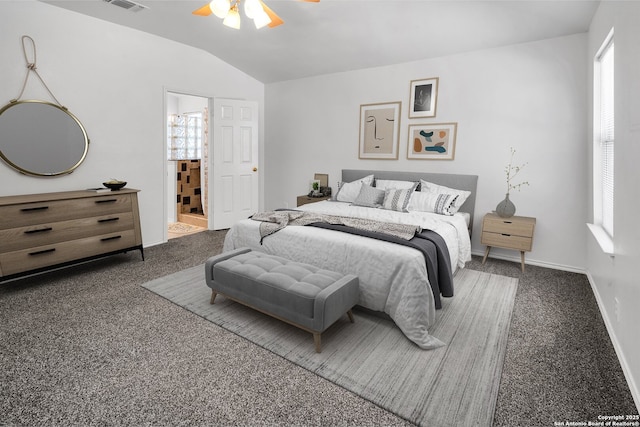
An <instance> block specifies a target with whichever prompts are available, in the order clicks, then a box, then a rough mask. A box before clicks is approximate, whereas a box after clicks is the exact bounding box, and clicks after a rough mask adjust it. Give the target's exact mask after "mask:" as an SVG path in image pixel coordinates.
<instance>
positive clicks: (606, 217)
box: [599, 41, 615, 237]
mask: <svg viewBox="0 0 640 427" xmlns="http://www.w3.org/2000/svg"><path fill="white" fill-rule="evenodd" d="M599 59H600V138H599V140H600V141H599V143H600V161H601V165H600V168H601V180H602V181H601V185H602V228H604V229H605V231H606V232H607V233H608V234H609V235H610V236H612V237H613V207H614V205H613V203H614V185H615V181H614V166H613V165H614V141H615V134H614V130H615V126H614V124H615V122H614V47H613V41H611V42H610V43H609V44H608V45H607V46H606V47H605V49H604V50H603V51H602V53H601V55H600V58H599Z"/></svg>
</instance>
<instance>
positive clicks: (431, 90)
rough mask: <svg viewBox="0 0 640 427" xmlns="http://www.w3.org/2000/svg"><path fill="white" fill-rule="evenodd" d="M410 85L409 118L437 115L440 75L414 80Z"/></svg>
mask: <svg viewBox="0 0 640 427" xmlns="http://www.w3.org/2000/svg"><path fill="white" fill-rule="evenodd" d="M410 87H411V89H410V102H409V118H410V119H415V118H422V117H435V116H436V102H437V100H438V77H432V78H429V79H422V80H412V81H411V86H410Z"/></svg>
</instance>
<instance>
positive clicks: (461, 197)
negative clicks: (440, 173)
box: [420, 179, 471, 213]
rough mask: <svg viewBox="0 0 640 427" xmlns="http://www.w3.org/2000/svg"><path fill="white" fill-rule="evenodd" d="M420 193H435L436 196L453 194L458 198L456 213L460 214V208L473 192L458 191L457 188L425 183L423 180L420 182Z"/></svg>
mask: <svg viewBox="0 0 640 427" xmlns="http://www.w3.org/2000/svg"><path fill="white" fill-rule="evenodd" d="M420 192H424V193H435V194H452V195H454V196H458V198H457V199H456V201H455V203H454V206H453V207H454V209H455V211H454V213H455V212H458V209H460V206H462V204H463V203H464V202H465V200H467V198H469V196H470V195H471V191H465V190H456V189H455V188H449V187H445V186H444V185H438V184H434V183H432V182H429V181H425V180H423V179H421V180H420Z"/></svg>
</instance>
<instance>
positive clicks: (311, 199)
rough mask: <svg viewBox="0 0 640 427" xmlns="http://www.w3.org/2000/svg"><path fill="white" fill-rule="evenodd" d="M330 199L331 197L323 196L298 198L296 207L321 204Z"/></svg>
mask: <svg viewBox="0 0 640 427" xmlns="http://www.w3.org/2000/svg"><path fill="white" fill-rule="evenodd" d="M330 198H331V196H322V197H309V196H307V195H304V196H298V197H297V199H296V205H297V206H302V205H306V204H307V203H314V202H319V201H321V200H329V199H330Z"/></svg>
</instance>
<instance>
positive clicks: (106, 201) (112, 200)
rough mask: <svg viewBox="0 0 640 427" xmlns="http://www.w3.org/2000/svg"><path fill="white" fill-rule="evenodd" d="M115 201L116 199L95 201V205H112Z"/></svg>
mask: <svg viewBox="0 0 640 427" xmlns="http://www.w3.org/2000/svg"><path fill="white" fill-rule="evenodd" d="M117 201H118V199H105V200H96V203H113V202H117Z"/></svg>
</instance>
